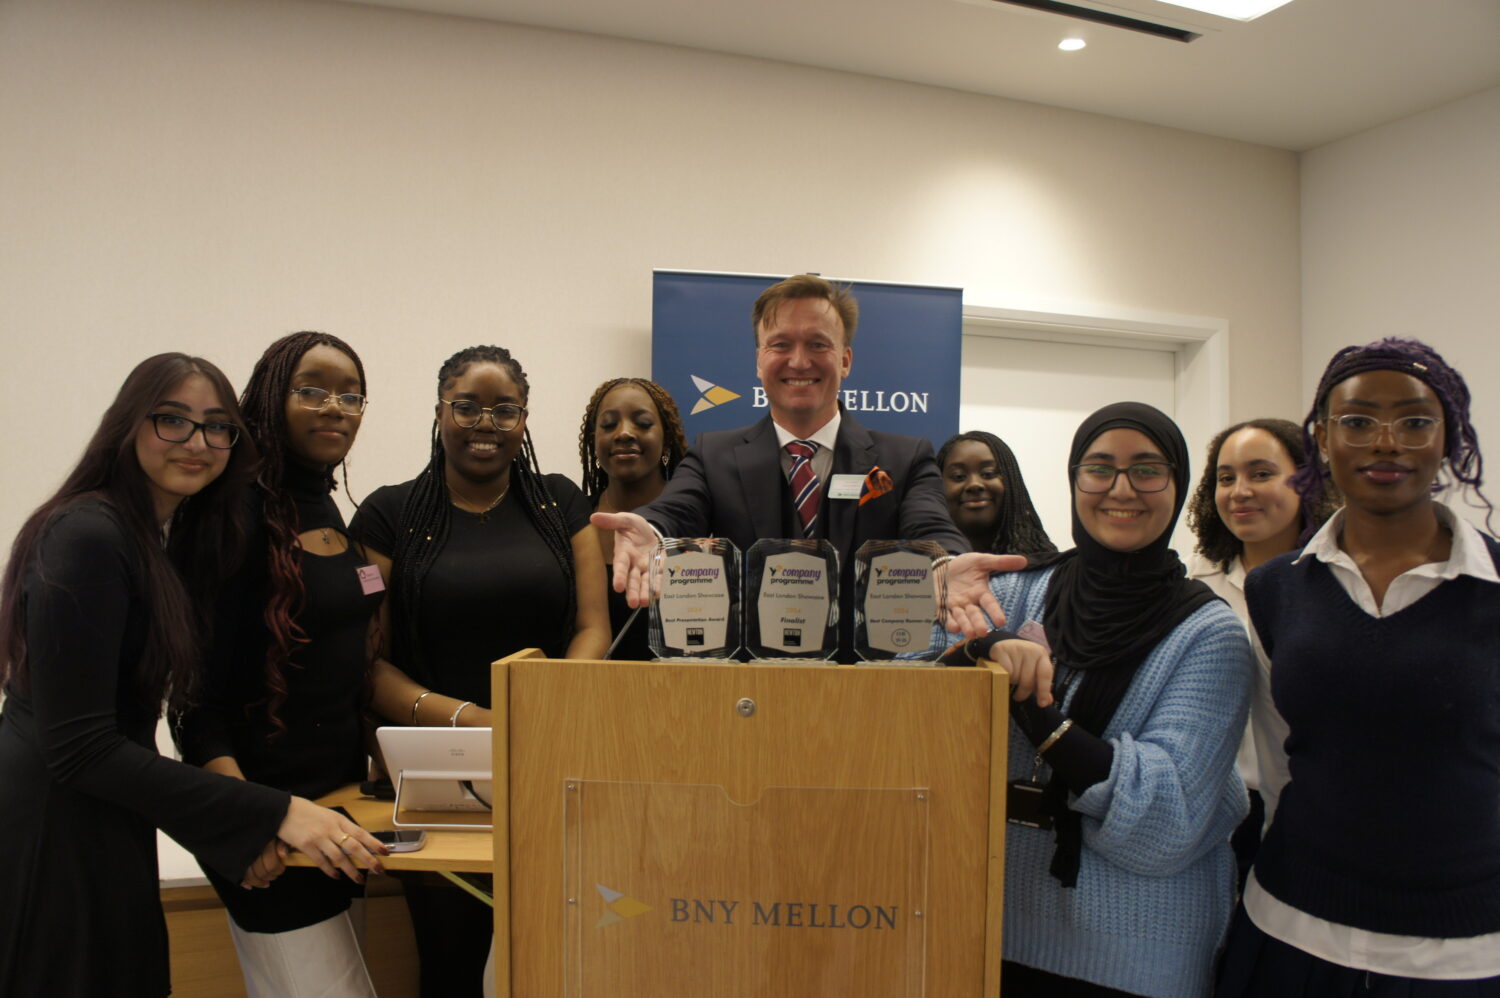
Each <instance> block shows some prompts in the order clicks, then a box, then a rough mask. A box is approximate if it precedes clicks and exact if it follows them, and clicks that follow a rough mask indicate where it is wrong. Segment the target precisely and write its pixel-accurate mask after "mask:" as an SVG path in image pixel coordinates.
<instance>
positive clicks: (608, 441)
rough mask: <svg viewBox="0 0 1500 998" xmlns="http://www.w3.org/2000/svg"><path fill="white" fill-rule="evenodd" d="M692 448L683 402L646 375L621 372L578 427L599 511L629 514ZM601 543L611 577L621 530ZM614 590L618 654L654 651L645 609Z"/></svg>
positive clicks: (589, 491) (586, 477)
mask: <svg viewBox="0 0 1500 998" xmlns="http://www.w3.org/2000/svg"><path fill="white" fill-rule="evenodd" d="M686 453H687V438H686V436H684V434H683V431H682V417H681V416H680V415H679V414H678V412H677V403H676V402H673V401H672V396H671V395H668V394H667V390H666V389H665V388H663V387H662V386H661V385H658V384H657V383H656V382H654V381H647V380H646V379H645V378H614V379H612V380H610V381H606V382H604V384H602V385H600V386H599V387H598V388H596V389H595V390H594V396H593V398H591V399H589V404H588V408H587V409H585V410H584V412H583V426H582V427H580V428H579V430H578V459H579V461H580V462H581V463H582V464H583V493H584V495H586V496H587V497H588V498H589V501H590V502H592V503H593V504H594V511H595V512H596V513H628V512H630V511H631V510H633V509H635V508H636V507H637V506H644V505H646V503H648V502H651V501H652V500H653V499H655V498H656V497H657V496H659V495H661V491H662V488H663V487H664V486H665V485H666V483H667V479H668V478H670V477H671V476H672V472H673V471H674V470H675V469H676V468H677V465H678V464H679V463H680V462H681V461H682V458H683V455H684V454H686ZM599 545H600V548H601V549H602V551H603V552H604V569H605V572H606V575H607V577H608V578H609V580H610V581H611V582H612V581H613V562H614V558H615V532H614V531H613V530H601V531H599ZM608 595H609V627H610V631H611V632H612V633H613V634H614V635H615V640H616V642H618V643H617V644H616V646H615V651H614V655H613V656H612V657H614V658H617V659H625V660H636V661H640V660H648V659H650V658H652V654H651V646H650V643H649V641H648V640H647V634H648V627H647V617H646V611H645V610H644V609H642V610H641V611H640V613H639V614H637V613H636V611H634V610H632V609H631V608H630V605H629V604H628V603H626V602H625V594H624V593H617V592H615V590H614V586H613V585H612V584H611V585H610V586H609V588H608ZM622 628H624V629H625V631H624V634H623V635H622V634H621V629H622Z"/></svg>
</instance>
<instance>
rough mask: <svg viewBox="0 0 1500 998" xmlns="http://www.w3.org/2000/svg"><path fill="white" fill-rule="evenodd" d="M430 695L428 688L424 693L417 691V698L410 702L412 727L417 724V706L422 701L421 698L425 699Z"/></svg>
mask: <svg viewBox="0 0 1500 998" xmlns="http://www.w3.org/2000/svg"><path fill="white" fill-rule="evenodd" d="M430 696H432V691H431V690H428V691H427V692H426V693H419V694H418V695H417V698H416V699H415V700H413V701H412V702H411V723H412V727H416V725H417V707H419V706H420V705H421V703H422V701H423V700H425V699H427V698H428V697H430Z"/></svg>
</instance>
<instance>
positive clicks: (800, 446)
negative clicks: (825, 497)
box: [786, 440, 822, 537]
mask: <svg viewBox="0 0 1500 998" xmlns="http://www.w3.org/2000/svg"><path fill="white" fill-rule="evenodd" d="M786 452H787V453H788V454H790V455H792V471H791V474H790V475H789V476H788V480H789V481H790V482H791V483H792V505H793V506H796V507H797V515H798V516H799V517H801V519H802V536H803V537H811V536H812V535H813V533H814V531H816V530H817V528H818V500H819V499H820V498H821V494H820V492H819V487H820V486H821V484H822V483H821V482H819V481H818V476H817V473H816V472H814V471H813V466H812V459H813V455H814V454H816V453H817V452H818V445H817V444H815V443H813V442H812V441H811V440H793V441H792V442H791V443H789V444H787V445H786Z"/></svg>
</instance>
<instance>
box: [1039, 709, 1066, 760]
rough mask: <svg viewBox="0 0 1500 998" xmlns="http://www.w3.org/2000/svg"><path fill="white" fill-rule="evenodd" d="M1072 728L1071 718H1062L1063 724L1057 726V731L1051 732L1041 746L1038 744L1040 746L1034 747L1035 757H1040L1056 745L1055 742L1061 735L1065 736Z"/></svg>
mask: <svg viewBox="0 0 1500 998" xmlns="http://www.w3.org/2000/svg"><path fill="white" fill-rule="evenodd" d="M1072 726H1073V719H1072V718H1071V717H1065V718H1063V723H1061V724H1059V725H1058V726H1057V730H1056V731H1054V732H1052V734H1050V735H1048V736H1047V739H1046V740H1045V741H1044V742H1042V744H1040V745H1038V746H1037V747H1036V754H1037V755H1041V754H1042V753H1043V752H1045V751H1047V750H1048V749H1049V748H1051V747H1052V746H1053V745H1056V744H1057V740H1058V739H1059V738H1061V737H1062V736H1063V735H1065V734H1067V733H1068V729H1069V728H1071V727H1072Z"/></svg>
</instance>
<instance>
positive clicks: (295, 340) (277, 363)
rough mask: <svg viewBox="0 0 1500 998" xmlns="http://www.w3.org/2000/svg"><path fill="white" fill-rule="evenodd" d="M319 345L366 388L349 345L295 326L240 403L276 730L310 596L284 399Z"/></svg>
mask: <svg viewBox="0 0 1500 998" xmlns="http://www.w3.org/2000/svg"><path fill="white" fill-rule="evenodd" d="M316 346H328V347H332V348H333V349H335V350H337V351H339V352H340V353H342V354H344V355H345V356H347V357H348V358H349V359H350V360H352V361H354V368H355V370H357V371H358V372H359V390H360V392H361V393H364V392H365V390H366V386H365V366H364V363H363V362H362V361H361V360H360V359H359V354H357V353H355V352H354V348H353V347H351V346H350V345H349V344H347V343H345V342H344V341H343V340H341V339H339V338H338V337H337V336H332V335H330V334H328V333H318V332H300V333H292V334H290V335H288V336H283V337H282V338H281V339H279V340H277V341H276V342H275V343H272V344H271V345H270V346H269V347H267V348H266V352H265V353H263V354H261V355H260V360H258V361H256V362H255V369H254V370H253V371H251V372H250V381H249V382H248V383H247V384H246V385H245V394H244V395H242V396H240V409H241V411H242V412H243V413H244V415H245V426H246V429H247V430H248V431H249V433H250V436H251V438H252V439H254V440H255V446H256V448H257V449H258V450H259V451H260V455H261V463H260V472H259V474H258V475H257V476H256V479H255V489H256V492H257V493H258V494H259V497H260V500H261V509H262V516H263V519H264V522H265V525H266V531H267V533H268V534H269V535H270V537H269V540H270V543H268V544H267V545H266V577H267V579H268V580H269V583H270V585H269V591H268V592H267V594H266V607H265V610H264V612H263V615H262V619H263V620H264V621H265V625H266V630H267V631H268V632H269V633H270V635H271V640H270V641H269V642H268V643H267V645H266V657H265V666H264V667H265V679H266V690H267V699H266V718H267V719H268V720H269V721H270V722H271V724H272V726H273V728H274V729H275V730H276V731H277V732H280V731H285V730H286V725H285V723H283V722H282V720H281V718H280V716H279V712H280V710H281V705H282V704H284V703H286V698H287V683H286V670H287V669H288V668H289V667H291V665H292V654H293V653H294V652H295V651H296V650H297V648H298V646H300V645H304V644H306V643H307V635H306V634H305V633H304V632H303V630H302V628H301V627H300V626H299V625H298V624H297V619H296V618H297V615H298V614H299V613H301V612H302V607H303V604H304V603H305V601H306V598H307V589H306V586H305V585H304V584H303V581H302V545H301V544H300V543H299V542H298V540H297V535H298V534H299V533H301V526H300V525H299V524H298V522H297V507H296V504H295V503H293V502H292V497H291V495H290V494H289V493H288V492H287V490H286V488H285V487H284V486H283V482H284V481H285V478H286V461H287V426H286V400H287V393H288V392H289V391H291V387H292V375H293V374H294V373H295V372H296V370H297V365H298V363H300V362H301V360H302V357H303V355H305V354H306V353H307V351H309V350H311V349H312V348H313V347H316ZM338 466H339V467H340V468H341V469H342V471H343V478H344V492H345V493H348V491H349V469H348V468H347V467H346V466H345V465H344V462H343V461H340V462H339V465H338ZM326 474H327V479H328V482H327V484H328V487H329V488H335V487H336V485H335V483H334V479H333V469H332V468H329V469H328V471H327V472H326Z"/></svg>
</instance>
